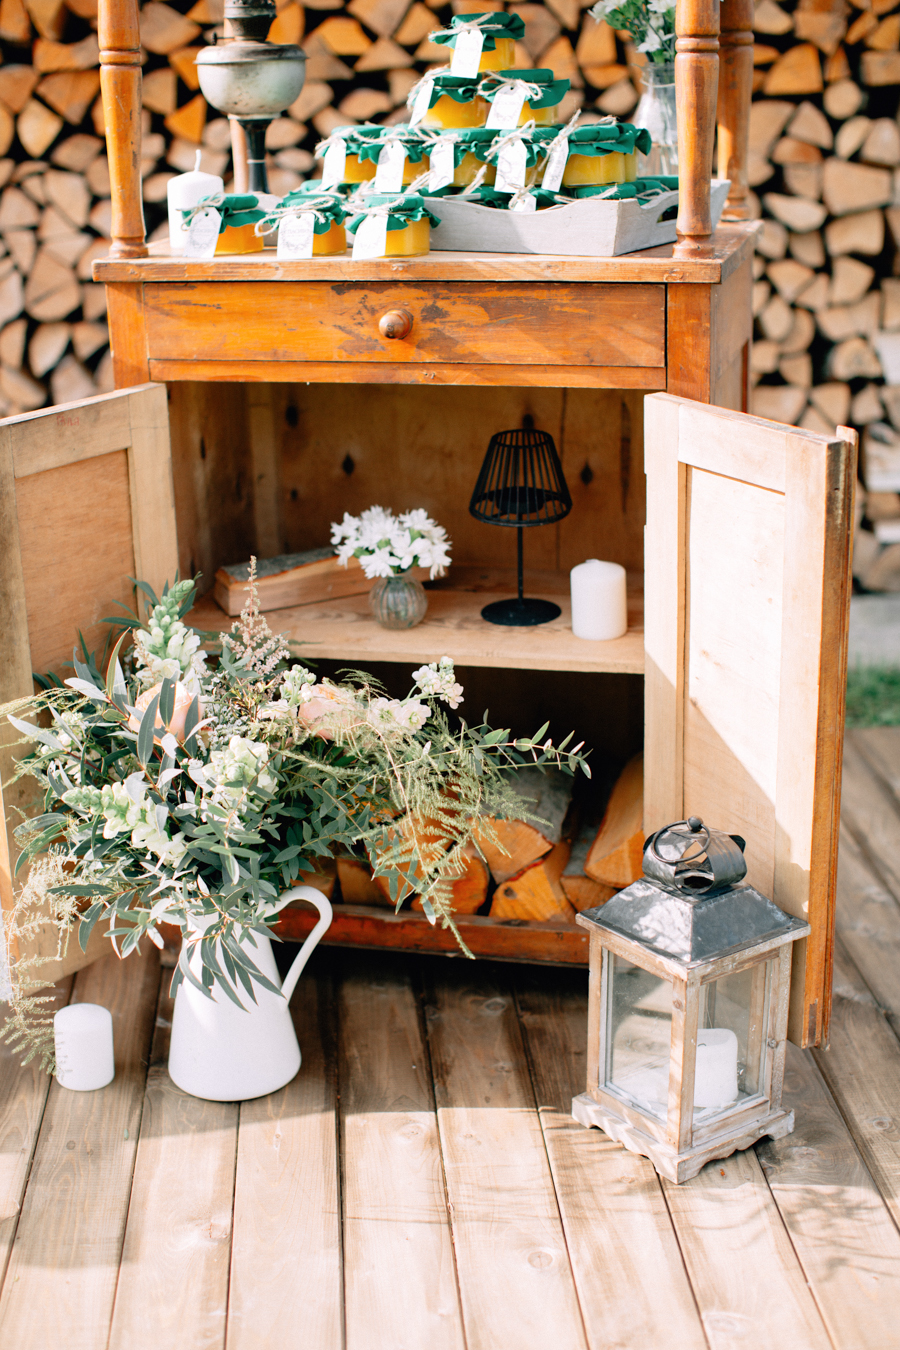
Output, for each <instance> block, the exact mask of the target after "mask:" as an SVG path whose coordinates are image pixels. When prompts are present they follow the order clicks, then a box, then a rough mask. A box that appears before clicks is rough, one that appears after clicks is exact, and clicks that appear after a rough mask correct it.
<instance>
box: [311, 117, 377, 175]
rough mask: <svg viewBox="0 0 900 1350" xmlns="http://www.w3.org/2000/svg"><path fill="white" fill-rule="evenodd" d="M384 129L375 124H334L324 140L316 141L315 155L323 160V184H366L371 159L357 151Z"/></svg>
mask: <svg viewBox="0 0 900 1350" xmlns="http://www.w3.org/2000/svg"><path fill="white" fill-rule="evenodd" d="M383 130H384V128H383V127H381V126H378V125H376V124H374V123H373V124H371V125H370V124H366V125H363V126H348V127H335V128H334V130H333V131H332V132H331V133H330V134H329V135H328V136H326V138H325V140H324V141H319V144H318V145H317V146H316V149H315V157H316V159H321V160H322V161H323V168H322V184H323V186H325V187H326V188H330V187H333V186H335V185H336V184H339V183H365V182H367V181H368V180H369V179H370V178H374V177H375V164H374V163H373V162H372V161H371V160H365V161H363V160H361V158H360V153H359V152H360V148H361V146H363V145H364V144H365V143H366V142H367V141H369V140H371V139H373V138H374V137H376V136H380V135H381V132H382V131H383ZM376 160H377V156H376Z"/></svg>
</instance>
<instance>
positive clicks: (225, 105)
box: [196, 0, 306, 192]
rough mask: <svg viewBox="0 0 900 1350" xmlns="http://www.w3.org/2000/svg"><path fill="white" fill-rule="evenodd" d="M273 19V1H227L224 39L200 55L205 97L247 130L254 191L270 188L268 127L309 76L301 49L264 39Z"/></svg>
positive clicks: (250, 177)
mask: <svg viewBox="0 0 900 1350" xmlns="http://www.w3.org/2000/svg"><path fill="white" fill-rule="evenodd" d="M274 18H275V0H225V32H226V40H225V41H224V42H221V43H216V44H215V45H214V46H212V47H206V48H205V49H204V50H203V51H201V52H200V53H199V54H198V56H197V60H196V66H197V77H198V79H199V81H200V88H201V90H202V91H203V96H204V98H205V99H206V100H207V102H208V103H211V104H212V106H213V107H214V108H218V110H219V112H223V113H226V114H227V115H228V116H229V117H234V118H236V119H237V121H238V122H239V123H240V125H241V126H242V127H243V128H244V130H245V131H246V133H247V167H248V170H249V189H250V191H251V192H268V190H269V184H268V179H267V176H266V130H267V128H268V126H269V123H270V122H271V121H272V118H273V117H276V116H277V115H278V113H281V112H284V110H285V108H288V107H290V105H291V104H292V103H293V102H294V100H295V99H296V98H297V96H298V94H299V93H300V90H301V89H302V88H303V81H304V79H305V77H306V53H305V52H304V51H303V50H302V48H300V47H296V46H294V45H293V44H291V43H285V44H283V45H279V44H277V43H274V42H266V41H265V37H266V33H268V31H269V28H270V26H271V24H272V21H273V19H274Z"/></svg>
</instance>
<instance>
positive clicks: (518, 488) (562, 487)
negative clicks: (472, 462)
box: [469, 419, 572, 628]
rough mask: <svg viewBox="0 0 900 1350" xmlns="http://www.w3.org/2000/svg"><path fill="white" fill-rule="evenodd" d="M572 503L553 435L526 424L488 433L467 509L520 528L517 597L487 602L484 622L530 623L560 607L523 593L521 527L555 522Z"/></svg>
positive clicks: (544, 619)
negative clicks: (486, 448) (490, 435)
mask: <svg viewBox="0 0 900 1350" xmlns="http://www.w3.org/2000/svg"><path fill="white" fill-rule="evenodd" d="M529 420H530V419H529ZM571 509H572V498H571V497H570V496H569V489H568V487H567V486H566V480H565V478H564V477H563V471H562V465H561V464H560V462H559V455H558V454H557V453H556V446H555V445H554V444H553V437H552V436H550V435H548V433H547V432H546V431H535V430H534V428H533V427H529V426H526V427H524V428H523V429H521V430H515V431H500V432H498V433H497V435H496V436H492V437H491V443H490V445H489V446H488V451H487V454H486V455H485V457H484V463H483V464H482V466H481V472H480V473H479V475H478V482H477V483H476V484H475V491H474V492H473V493H472V500H471V501H470V502H469V511H470V512H471V514H472V515H473V516H474V517H475V519H476V520H483V521H486V523H487V524H488V525H507V526H515V528H516V529H517V530H518V560H519V595H518V598H517V599H515V600H496V601H495V602H494V603H493V604H492V605H485V607H484V609H483V610H482V611H481V617H482V618H483V619H487V621H488V623H500V624H505V625H506V626H507V627H509V628H530V627H533V626H534V625H535V624H539V623H549V621H550V620H551V619H555V618H557V616H558V615H559V614H561V613H562V611H561V609H560V607H559V605H554V604H552V603H551V601H549V600H526V599H525V597H524V596H523V594H522V530H523V529H524V528H525V527H526V526H530V525H555V524H556V522H557V521H558V520H562V519H563V517H564V516H567V515H568V514H569V512H570V511H571Z"/></svg>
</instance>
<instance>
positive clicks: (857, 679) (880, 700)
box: [847, 666, 900, 727]
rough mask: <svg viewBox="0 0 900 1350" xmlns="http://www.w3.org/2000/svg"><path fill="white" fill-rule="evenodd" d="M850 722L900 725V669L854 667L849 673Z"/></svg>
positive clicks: (848, 719)
mask: <svg viewBox="0 0 900 1350" xmlns="http://www.w3.org/2000/svg"><path fill="white" fill-rule="evenodd" d="M847 726H848V727H894V726H900V670H898V669H897V668H896V667H895V666H862V667H851V669H850V670H849V671H848V673H847Z"/></svg>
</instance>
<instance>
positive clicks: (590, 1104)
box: [572, 1092, 794, 1186]
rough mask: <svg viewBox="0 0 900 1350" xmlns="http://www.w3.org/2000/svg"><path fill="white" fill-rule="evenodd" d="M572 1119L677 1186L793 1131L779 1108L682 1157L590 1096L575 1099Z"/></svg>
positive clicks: (790, 1116) (790, 1117)
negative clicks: (638, 1157) (709, 1165)
mask: <svg viewBox="0 0 900 1350" xmlns="http://www.w3.org/2000/svg"><path fill="white" fill-rule="evenodd" d="M572 1115H573V1116H574V1117H575V1119H576V1120H577V1121H578V1123H579V1125H587V1126H588V1127H590V1126H591V1125H596V1126H597V1127H598V1128H599V1129H601V1130H603V1132H604V1133H605V1134H608V1135H609V1137H610V1139H615V1141H616V1143H618V1144H621V1145H622V1146H623V1148H626V1149H627V1150H628V1152H629V1153H640V1154H642V1155H643V1157H645V1158H649V1159H650V1161H651V1162H652V1164H653V1166H654V1167H655V1168H656V1170H657V1172H658V1173H659V1174H660V1176H662V1177H665V1178H666V1179H667V1180H668V1181H674V1182H675V1184H676V1186H677V1185H678V1183H679V1182H682V1181H690V1179H691V1177H695V1176H696V1175H697V1173H698V1172H699V1171H700V1170H701V1168H702V1167H704V1166H705V1165H706V1163H708V1162H712V1161H713V1159H714V1158H730V1157H731V1155H732V1153H736V1152H737V1151H738V1150H739V1149H745V1148H749V1147H750V1145H751V1144H755V1143H756V1142H757V1140H759V1139H762V1138H763V1136H764V1135H768V1136H769V1138H771V1139H781V1138H782V1137H783V1136H784V1135H786V1134H791V1133H792V1132H793V1129H794V1113H793V1111H783V1110H781V1109H780V1108H779V1109H776V1110H775V1111H770V1112H769V1113H768V1115H765V1116H763V1117H761V1118H760V1117H757V1118H756V1120H754V1121H752V1122H751V1123H749V1124H747V1125H745V1126H743V1127H740V1126H738V1127H737V1129H736V1130H735V1129H734V1128H733V1129H732V1132H731V1133H723V1134H720V1135H719V1136H718V1138H715V1137H714V1138H712V1139H707V1140H704V1142H703V1143H702V1144H698V1145H697V1146H696V1148H690V1149H685V1151H684V1152H683V1153H679V1152H678V1150H677V1149H676V1148H673V1147H672V1146H671V1144H663V1143H661V1142H660V1141H659V1140H658V1139H653V1138H651V1136H650V1135H649V1134H644V1132H643V1130H639V1129H637V1128H636V1127H635V1126H634V1125H632V1124H631V1122H630V1121H628V1120H625V1118H624V1117H623V1116H620V1115H619V1114H618V1112H616V1111H613V1110H611V1109H610V1108H609V1107H608V1106H601V1105H600V1103H599V1102H596V1101H594V1098H593V1097H591V1096H590V1095H589V1094H588V1093H587V1092H582V1093H581V1094H580V1096H578V1097H573V1098H572Z"/></svg>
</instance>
